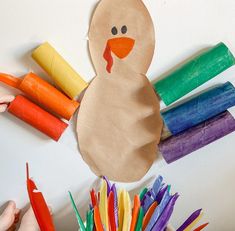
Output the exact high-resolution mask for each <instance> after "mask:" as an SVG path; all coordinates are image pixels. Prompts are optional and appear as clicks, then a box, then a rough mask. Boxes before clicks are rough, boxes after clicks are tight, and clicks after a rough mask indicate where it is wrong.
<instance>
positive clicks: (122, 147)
mask: <svg viewBox="0 0 235 231" xmlns="http://www.w3.org/2000/svg"><path fill="white" fill-rule="evenodd" d="M154 47H155V36H154V27H153V23H152V20H151V17H150V15H149V12H148V10H147V9H146V7H145V6H144V4H143V2H142V1H141V0H102V1H101V2H100V3H99V4H98V6H97V8H96V10H95V13H94V16H93V18H92V21H91V25H90V30H89V49H90V53H91V58H92V61H93V64H94V67H95V70H96V73H97V76H96V77H95V78H94V79H93V81H92V82H91V84H90V85H89V87H88V89H87V90H86V92H85V95H84V97H83V99H82V103H81V106H80V110H79V114H78V122H77V133H78V142H79V147H80V151H81V154H82V157H83V159H84V160H85V161H86V163H87V164H88V165H89V166H90V168H91V169H92V171H94V172H95V173H96V174H97V175H98V176H101V175H105V176H108V177H109V178H110V179H111V180H117V181H123V182H132V181H136V180H139V179H140V178H142V177H143V176H144V175H145V173H146V172H147V171H148V170H149V168H150V167H151V165H152V164H153V162H154V160H155V159H156V157H157V153H156V149H157V144H158V143H159V140H160V134H161V130H162V120H161V117H160V106H159V100H158V98H157V96H156V94H155V92H154V90H153V88H152V86H151V83H150V82H149V80H148V78H147V77H146V76H145V74H146V72H147V70H148V68H149V65H150V63H151V60H152V56H153V52H154Z"/></svg>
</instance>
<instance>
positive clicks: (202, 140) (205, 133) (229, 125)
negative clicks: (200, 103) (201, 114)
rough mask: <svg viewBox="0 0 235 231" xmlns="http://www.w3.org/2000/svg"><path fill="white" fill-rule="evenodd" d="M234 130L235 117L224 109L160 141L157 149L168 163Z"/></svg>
mask: <svg viewBox="0 0 235 231" xmlns="http://www.w3.org/2000/svg"><path fill="white" fill-rule="evenodd" d="M234 131H235V119H234V117H233V116H232V115H231V113H229V112H228V111H226V112H223V113H221V114H219V115H217V116H215V117H213V118H211V119H209V120H207V121H205V122H203V123H201V124H199V125H197V126H195V127H192V128H190V129H188V130H187V131H184V132H181V133H179V134H178V135H176V136H171V137H170V138H168V139H166V140H164V141H162V142H161V143H160V144H159V151H160V152H161V154H162V156H163V158H164V159H165V161H166V162H167V163H168V164H169V163H172V162H174V161H176V160H178V159H180V158H182V157H184V156H186V155H188V154H190V153H192V152H194V151H196V150H198V149H199V148H202V147H204V146H206V145H208V144H210V143H212V142H214V141H215V140H218V139H220V138H222V137H224V136H226V135H228V134H229V133H231V132H234Z"/></svg>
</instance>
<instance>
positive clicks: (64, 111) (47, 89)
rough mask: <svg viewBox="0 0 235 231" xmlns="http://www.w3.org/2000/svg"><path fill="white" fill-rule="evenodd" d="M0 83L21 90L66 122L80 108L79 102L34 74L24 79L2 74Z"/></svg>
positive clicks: (0, 74)
mask: <svg viewBox="0 0 235 231" xmlns="http://www.w3.org/2000/svg"><path fill="white" fill-rule="evenodd" d="M0 82H3V83H5V84H7V85H9V86H12V87H15V88H17V89H19V90H21V91H22V92H23V93H25V94H26V95H27V96H29V97H30V98H31V99H32V100H33V101H34V102H36V103H38V104H40V105H41V106H42V107H44V108H45V109H47V110H49V111H51V112H53V113H55V114H56V115H58V116H61V117H62V118H64V119H66V120H69V119H70V118H71V117H72V115H73V114H74V113H75V111H76V109H77V108H78V106H79V103H78V102H77V101H75V100H71V99H69V98H68V97H67V96H66V95H64V94H63V93H61V92H60V91H59V90H57V89H56V88H55V87H53V86H52V85H50V84H49V83H47V82H46V81H45V80H43V79H41V78H40V77H38V76H37V75H35V74H34V73H29V74H27V75H25V76H24V78H23V79H21V78H15V77H13V76H10V75H7V74H3V73H0Z"/></svg>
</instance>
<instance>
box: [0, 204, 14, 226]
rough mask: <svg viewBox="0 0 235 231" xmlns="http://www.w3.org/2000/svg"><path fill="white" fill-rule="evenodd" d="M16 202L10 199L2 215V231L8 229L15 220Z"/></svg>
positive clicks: (0, 220)
mask: <svg viewBox="0 0 235 231" xmlns="http://www.w3.org/2000/svg"><path fill="white" fill-rule="evenodd" d="M15 209H16V204H15V202H14V201H10V202H9V203H8V205H7V207H6V209H5V210H4V211H3V213H2V215H1V216H0V231H5V230H8V229H9V228H10V227H11V226H12V224H13V223H14V220H15Z"/></svg>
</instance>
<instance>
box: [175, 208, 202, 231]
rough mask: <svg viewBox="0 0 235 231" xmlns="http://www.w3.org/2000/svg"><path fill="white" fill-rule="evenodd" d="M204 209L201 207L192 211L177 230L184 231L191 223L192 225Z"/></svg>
mask: <svg viewBox="0 0 235 231" xmlns="http://www.w3.org/2000/svg"><path fill="white" fill-rule="evenodd" d="M201 211H202V209H199V210H197V211H195V212H194V213H192V214H191V215H190V217H189V218H188V219H187V220H186V221H185V222H184V223H183V224H182V225H181V226H180V227H179V228H178V229H177V230H176V231H184V230H185V229H186V228H187V227H188V226H189V225H191V224H192V223H193V222H194V221H195V220H196V219H197V218H198V217H199V215H200V214H201Z"/></svg>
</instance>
